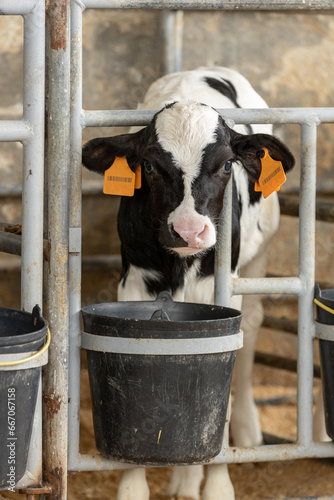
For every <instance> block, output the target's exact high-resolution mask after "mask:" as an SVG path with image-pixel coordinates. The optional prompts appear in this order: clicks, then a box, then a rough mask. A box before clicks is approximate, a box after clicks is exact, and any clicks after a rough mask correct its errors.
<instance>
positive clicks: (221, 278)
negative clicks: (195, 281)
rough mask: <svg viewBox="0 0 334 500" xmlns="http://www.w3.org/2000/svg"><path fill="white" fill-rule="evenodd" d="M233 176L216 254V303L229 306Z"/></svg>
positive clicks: (227, 192)
mask: <svg viewBox="0 0 334 500" xmlns="http://www.w3.org/2000/svg"><path fill="white" fill-rule="evenodd" d="M232 189H233V184H232V178H231V180H230V181H229V182H228V184H227V186H226V189H225V193H224V204H223V209H222V211H221V214H220V217H219V221H218V231H217V233H218V234H217V247H216V256H215V292H214V293H215V299H214V302H215V304H216V305H219V306H225V307H229V305H230V300H231V295H232V281H231V253H232V194H233V191H232Z"/></svg>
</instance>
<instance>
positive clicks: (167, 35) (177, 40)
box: [161, 10, 183, 74]
mask: <svg viewBox="0 0 334 500" xmlns="http://www.w3.org/2000/svg"><path fill="white" fill-rule="evenodd" d="M161 31H162V41H163V57H162V60H163V62H164V66H163V72H164V74H168V73H174V72H176V71H181V69H182V38H183V11H182V10H165V11H163V12H162V19H161Z"/></svg>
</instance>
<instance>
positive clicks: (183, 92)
mask: <svg viewBox="0 0 334 500" xmlns="http://www.w3.org/2000/svg"><path fill="white" fill-rule="evenodd" d="M189 98H191V99H189ZM162 106H164V107H163V108H162ZM236 107H246V108H264V107H266V104H265V102H264V101H263V100H262V98H261V97H260V96H259V95H258V94H257V93H256V92H255V91H254V89H253V88H252V87H251V85H250V84H249V82H248V81H247V80H245V79H244V78H243V77H242V76H241V75H240V74H238V73H236V72H235V71H232V70H229V69H226V68H217V69H215V70H207V69H199V70H196V71H188V72H183V73H175V74H172V75H168V76H165V77H163V78H161V79H160V80H158V81H157V82H155V83H154V84H153V85H152V86H151V87H150V89H149V91H148V93H147V95H146V99H145V101H144V103H143V104H142V105H141V108H146V109H161V108H162V109H161V111H159V112H158V113H157V114H156V115H155V116H154V117H153V119H152V121H151V123H150V124H149V125H148V126H147V127H145V128H143V129H141V130H139V131H136V132H133V133H130V134H125V135H120V136H117V137H109V138H103V139H94V140H92V141H90V142H89V143H87V144H86V146H85V147H84V150H83V163H84V165H85V166H86V167H87V168H88V169H90V170H93V171H95V172H98V173H100V174H103V173H104V172H105V171H106V170H107V169H109V167H110V166H111V165H112V164H113V162H114V160H115V158H116V157H126V159H127V162H128V165H129V167H130V169H131V171H133V172H135V171H136V169H137V166H138V165H140V166H141V170H142V186H141V188H140V189H136V190H135V192H134V195H133V196H127V197H125V196H123V197H122V199H121V204H120V209H119V213H118V231H119V236H120V240H121V253H122V273H121V278H120V283H119V289H118V298H119V300H153V299H154V298H155V297H156V295H157V294H158V293H159V292H161V291H163V290H168V291H169V292H170V293H171V294H172V296H173V298H174V299H175V300H178V301H189V302H202V303H213V298H214V291H213V289H214V279H213V271H214V252H215V245H216V241H217V221H218V216H219V214H220V212H221V209H222V205H223V195H224V190H225V187H226V185H227V183H228V181H229V180H231V182H232V183H233V209H232V273H234V275H238V274H240V275H242V276H248V277H261V276H264V274H265V269H266V258H267V249H268V245H269V242H270V240H271V238H272V236H273V234H274V233H275V231H276V229H277V226H278V220H279V206H278V201H277V196H276V193H273V194H272V195H271V196H269V197H267V198H266V199H265V198H264V197H263V196H262V193H261V192H259V191H256V190H255V183H256V181H257V180H258V179H259V177H260V174H261V156H263V148H265V149H266V150H267V151H268V152H269V155H270V156H271V157H272V158H273V159H274V160H276V161H280V162H281V163H282V165H283V168H284V171H285V172H287V171H289V170H291V169H292V167H293V165H294V159H293V156H292V155H291V153H290V152H289V151H288V149H287V148H286V147H285V146H284V145H283V144H282V143H281V142H280V141H279V140H278V139H276V138H275V137H273V136H272V135H270V134H271V126H269V125H266V126H260V125H257V126H239V127H235V129H232V128H230V126H229V125H228V124H227V122H226V121H225V120H224V119H223V117H222V116H221V115H220V114H219V113H218V112H217V111H216V110H215V109H214V108H236ZM137 173H138V171H137ZM233 299H234V300H235V299H236V298H233ZM232 305H234V307H236V306H237V307H240V306H241V299H240V298H237V302H234V303H232ZM243 316H244V319H243V325H242V328H243V330H244V348H243V349H242V350H241V351H240V353H238V356H237V362H236V366H235V398H234V409H233V414H232V418H231V434H232V438H233V442H234V444H235V445H237V446H250V445H256V444H260V443H261V441H262V434H261V429H260V425H259V420H258V416H257V411H256V408H255V405H254V402H253V398H252V387H251V372H252V363H253V353H254V344H255V340H256V335H257V329H258V327H259V325H260V324H261V322H262V309H261V304H260V300H259V298H258V297H255V296H246V297H245V298H244V302H243ZM202 476H203V472H202V467H201V466H191V467H175V468H174V469H173V474H172V479H171V483H170V486H169V489H168V492H167V494H169V495H175V496H176V497H182V496H184V497H187V498H191V499H196V500H197V499H198V498H199V486H200V482H201V480H202ZM117 498H118V499H119V500H147V499H148V498H149V492H148V487H147V484H146V480H145V470H144V469H133V470H128V471H126V472H125V473H124V475H123V478H122V481H121V484H120V487H119V491H118V497H117ZM203 498H204V499H205V500H225V499H226V500H231V499H233V498H234V492H233V487H232V485H231V482H230V480H229V476H228V472H227V466H226V465H211V466H209V467H208V477H207V481H206V485H205V488H204V492H203Z"/></svg>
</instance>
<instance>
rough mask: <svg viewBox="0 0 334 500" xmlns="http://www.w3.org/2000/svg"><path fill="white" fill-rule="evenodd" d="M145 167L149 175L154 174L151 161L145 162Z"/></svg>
mask: <svg viewBox="0 0 334 500" xmlns="http://www.w3.org/2000/svg"><path fill="white" fill-rule="evenodd" d="M143 166H144V168H145V170H146V172H147V173H148V174H150V173H151V172H153V167H152V165H151V163H150V162H149V161H147V160H144V161H143Z"/></svg>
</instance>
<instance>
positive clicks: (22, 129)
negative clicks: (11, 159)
mask: <svg viewBox="0 0 334 500" xmlns="http://www.w3.org/2000/svg"><path fill="white" fill-rule="evenodd" d="M32 134H33V131H32V128H31V124H30V123H29V122H27V121H25V120H1V121H0V141H1V142H23V141H29V140H30V139H31V138H32Z"/></svg>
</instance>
